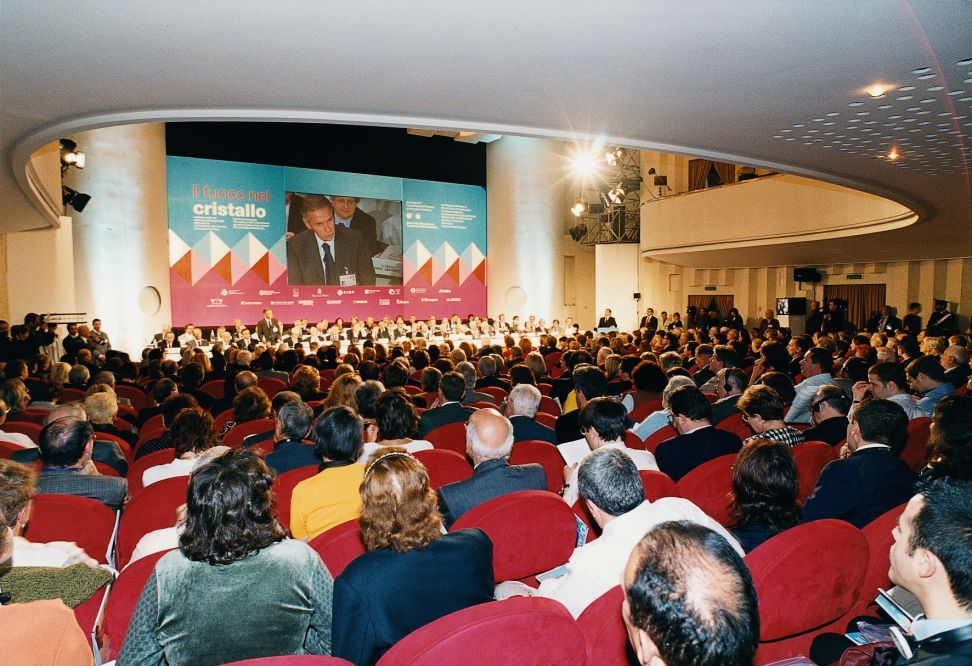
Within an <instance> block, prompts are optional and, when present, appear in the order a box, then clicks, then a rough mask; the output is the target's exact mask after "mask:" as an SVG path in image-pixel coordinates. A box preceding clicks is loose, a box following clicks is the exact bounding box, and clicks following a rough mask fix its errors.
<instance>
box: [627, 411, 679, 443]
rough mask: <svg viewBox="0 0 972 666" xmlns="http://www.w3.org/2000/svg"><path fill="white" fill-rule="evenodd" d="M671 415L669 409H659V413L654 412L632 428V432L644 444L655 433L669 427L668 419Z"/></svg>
mask: <svg viewBox="0 0 972 666" xmlns="http://www.w3.org/2000/svg"><path fill="white" fill-rule="evenodd" d="M670 415H671V412H669V411H668V410H667V409H659V410H658V411H657V412H652V413H651V414H649V415H648V418H646V419H645V420H644V421H642V422H641V423H639V424H638V425H636V426H635V427H634V428H632V429H631V432H633V433H634V434H636V435H638V437H640V438H641V441H642V442H643V441H645V440H646V439H648V438H649V437H651V436H652V435H653V434H654V433H656V432H657V431H659V430H661V429H662V428H664V427H665V426H667V425H668V417H669V416H670Z"/></svg>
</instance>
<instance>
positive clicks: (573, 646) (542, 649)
mask: <svg viewBox="0 0 972 666" xmlns="http://www.w3.org/2000/svg"><path fill="white" fill-rule="evenodd" d="M561 504H563V502H561ZM585 653H586V647H585V645H584V638H583V635H582V634H581V632H580V631H578V628H577V623H576V622H575V621H574V618H572V617H571V616H570V613H569V612H567V609H566V608H564V607H563V605H562V604H560V603H559V602H557V601H554V600H553V599H544V598H542V597H532V598H531V597H512V598H510V599H506V600H504V601H491V602H488V603H485V604H479V605H477V606H472V607H470V608H465V609H463V610H461V611H457V612H455V613H452V614H450V615H446V616H445V617H443V618H440V619H438V620H436V621H435V622H431V623H429V624H427V625H425V626H424V627H422V628H420V629H416V630H415V631H413V632H412V633H410V634H409V635H408V636H406V637H405V638H403V639H402V640H400V641H398V643H396V644H395V645H393V646H392V647H391V649H390V650H388V652H386V653H385V655H384V656H383V657H382V658H381V659H379V660H378V666H404V665H406V664H407V665H408V666H441V664H462V663H470V661H473V662H475V663H478V664H518V665H521V666H531V665H537V666H539V665H540V664H543V665H544V666H561V665H562V666H567V665H568V664H569V665H571V666H576V665H577V664H578V663H584V661H585V660H584V657H583V655H584V654H585Z"/></svg>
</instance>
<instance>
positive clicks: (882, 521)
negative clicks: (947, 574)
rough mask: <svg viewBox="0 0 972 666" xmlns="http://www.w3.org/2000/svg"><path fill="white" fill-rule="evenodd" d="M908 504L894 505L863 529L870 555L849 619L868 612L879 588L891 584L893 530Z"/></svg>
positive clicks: (886, 587)
mask: <svg viewBox="0 0 972 666" xmlns="http://www.w3.org/2000/svg"><path fill="white" fill-rule="evenodd" d="M906 506H907V504H901V505H899V506H896V507H894V508H893V509H891V510H889V511H887V512H885V513H884V514H882V515H880V516H878V517H877V518H875V519H874V520H872V521H871V522H870V523H868V524H867V525H865V526H864V529H862V530H861V533H862V534H863V535H864V538H865V539H867V545H868V546H869V551H870V555H869V556H868V560H867V572H866V573H865V574H864V583H863V584H862V585H861V594H860V595H859V597H858V599H857V603H855V604H854V607H853V608H852V609H851V610H850V612H849V613H848V616H849V617H848V620H850V619H852V618H854V617H856V616H858V615H864V614H866V613H867V607H868V606H869V605H870V604H871V603H872V602H873V601H874V598H875V597H876V596H877V593H878V592H877V589H878V588H879V587H883V588H884V589H888V587H889V586H890V585H891V579H890V578H888V569H889V568H890V567H891V558H890V552H891V544H893V543H894V537H893V536H892V534H891V530H893V529H894V527H895V526H896V525H897V524H898V518H899V517H900V516H901V514H902V513H904V510H905V507H906Z"/></svg>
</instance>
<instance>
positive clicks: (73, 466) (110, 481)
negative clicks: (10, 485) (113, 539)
mask: <svg viewBox="0 0 972 666" xmlns="http://www.w3.org/2000/svg"><path fill="white" fill-rule="evenodd" d="M93 449H94V431H93V430H92V428H91V425H90V424H89V423H87V422H86V421H83V420H81V419H78V418H75V417H71V416H67V417H64V418H60V419H58V420H56V421H52V422H51V423H49V424H47V425H46V426H44V429H43V430H41V434H40V456H41V460H42V461H43V464H44V466H43V467H42V468H41V472H40V474H39V475H38V477H37V492H38V493H39V494H44V493H57V494H62V495H78V496H81V497H89V498H91V499H95V500H98V501H99V502H102V503H104V504H106V505H108V507H109V508H111V509H120V508H121V507H122V505H123V504H124V503H125V501H126V500H127V498H128V482H127V481H125V479H123V478H119V477H114V476H101V475H100V474H98V473H97V471H95V472H94V473H91V472H90V471H89V470H90V467H89V463H90V462H91V455H92V452H93Z"/></svg>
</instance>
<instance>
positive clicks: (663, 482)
mask: <svg viewBox="0 0 972 666" xmlns="http://www.w3.org/2000/svg"><path fill="white" fill-rule="evenodd" d="M638 476H640V477H641V485H643V486H644V487H645V499H646V500H648V501H650V502H655V501H657V500H660V499H661V498H662V497H680V495H679V494H678V486H677V485H676V484H675V482H674V481H672V478H671V477H670V476H668V475H667V474H665V473H664V472H656V471H655V470H653V469H639V470H638Z"/></svg>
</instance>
